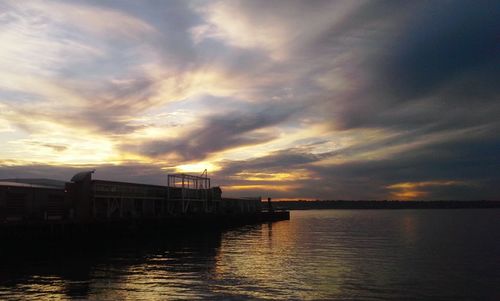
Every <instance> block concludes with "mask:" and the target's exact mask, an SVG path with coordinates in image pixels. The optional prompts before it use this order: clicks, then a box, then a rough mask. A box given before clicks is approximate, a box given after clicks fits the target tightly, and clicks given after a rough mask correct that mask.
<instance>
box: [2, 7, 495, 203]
mask: <svg viewBox="0 0 500 301" xmlns="http://www.w3.org/2000/svg"><path fill="white" fill-rule="evenodd" d="M497 7H498V4H492V3H487V2H484V3H474V4H472V3H470V2H467V1H452V2H443V3H430V2H379V1H376V2H373V1H370V2H368V1H366V2H365V1H356V2H338V1H313V2H311V1H284V2H281V1H278V2H269V1H232V2H223V1H168V2H162V3H154V4H152V3H140V4H139V3H136V2H133V1H120V2H112V1H110V2H101V1H71V2H60V1H47V2H26V3H23V4H22V5H20V4H19V3H17V2H13V1H8V2H3V3H1V4H0V10H1V11H2V13H0V24H1V25H2V26H1V27H0V41H1V42H2V48H1V49H0V110H1V111H0V139H1V140H2V147H1V149H0V159H1V160H2V162H4V165H3V166H4V167H2V169H3V170H4V171H5V173H6V174H7V173H13V174H20V173H22V172H26V173H28V174H29V173H31V172H30V170H29V169H30V168H33V170H36V172H37V173H39V174H40V175H41V174H44V173H46V174H47V175H57V173H55V172H54V170H59V168H60V170H62V171H63V172H66V173H70V171H71V172H73V171H74V169H73V168H77V167H79V166H82V165H84V166H87V165H88V164H92V165H93V166H95V167H97V169H98V170H99V169H103V170H104V171H105V172H104V171H103V175H104V176H106V177H108V176H109V177H110V178H114V177H117V179H118V178H121V174H120V172H124V171H126V173H128V174H130V177H128V176H127V180H131V181H132V180H134V179H136V180H137V179H139V180H140V181H145V182H155V181H157V179H156V177H157V176H158V177H160V176H161V174H162V171H163V172H166V171H175V170H176V169H179V168H180V167H181V166H184V167H186V166H190V167H193V168H195V167H196V168H198V167H200V168H202V167H203V166H212V167H214V168H215V169H217V168H218V169H219V170H214V173H213V175H214V176H215V177H217V178H218V179H219V180H220V181H221V183H223V184H224V185H226V186H227V190H228V191H230V192H231V193H232V194H235V195H237V194H238V193H239V192H242V193H245V194H256V195H259V194H263V193H268V194H272V196H278V197H287V198H295V197H307V198H379V199H380V198H393V197H397V193H398V191H399V192H400V193H403V194H404V193H405V192H408V193H407V194H406V196H407V197H408V198H410V197H411V196H410V195H411V193H414V194H413V197H414V198H418V197H425V198H429V199H435V198H463V199H465V198H473V199H476V198H498V193H496V192H495V189H494V188H495V184H494V183H495V181H497V180H498V178H499V177H500V175H499V174H498V168H496V167H498V162H497V161H498V160H497V157H496V156H495V155H494V154H493V152H494V151H497V150H498V137H497V136H498V135H497V134H496V133H497V132H498V131H499V130H500V123H499V122H498V121H497V119H498V118H497V116H499V114H500V105H499V104H498V96H499V94H500V93H499V92H500V91H499V88H498V84H497V78H498V77H499V75H500V74H499V69H498V67H497V66H498V65H499V64H500V61H499V58H498V55H496V53H497V52H498V41H497V40H498V38H497V35H496V32H495V30H496V29H497V28H498V25H499V21H498V18H495V15H494V13H493V12H494V11H497V10H498V9H496V8H497ZM110 163H113V164H115V165H116V166H111V165H109V164H110ZM147 164H151V167H148V165H147ZM14 165H15V166H17V167H16V168H14V167H12V166H14ZM6 166H10V167H9V168H7V167H6ZM66 168H67V169H66ZM161 168H163V170H162V169H161ZM134 177H137V178H134ZM402 183H409V184H408V185H413V186H411V187H412V189H413V190H411V189H410V190H408V191H400V190H401V189H399V190H398V189H396V188H398V187H399V188H401V185H403V184H402ZM422 183H441V184H443V183H455V184H456V185H455V184H454V185H437V184H436V185H430V184H429V185H426V184H425V185H423V184H422ZM398 185H400V186H398ZM402 190H404V189H402ZM395 193H396V194H395ZM403 194H400V195H399V196H403Z"/></svg>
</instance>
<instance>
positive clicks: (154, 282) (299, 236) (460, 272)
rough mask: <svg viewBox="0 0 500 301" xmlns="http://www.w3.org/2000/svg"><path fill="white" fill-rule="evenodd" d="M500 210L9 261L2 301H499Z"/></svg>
mask: <svg viewBox="0 0 500 301" xmlns="http://www.w3.org/2000/svg"><path fill="white" fill-rule="evenodd" d="M499 217H500V210H497V209H494V210H490V209H469V210H311V211H293V212H292V216H291V220H290V221H282V222H277V223H272V224H271V223H270V224H263V225H254V226H247V227H242V228H238V229H231V230H226V231H202V232H196V233H183V234H179V235H172V236H165V237H162V238H157V239H144V240H140V241H137V240H129V241H120V242H118V241H114V240H110V242H109V243H106V244H102V243H99V244H96V245H90V246H80V247H73V246H72V247H62V246H52V247H51V248H44V249H43V250H42V249H40V248H39V247H37V246H36V245H33V246H30V247H27V248H25V249H23V250H22V251H20V250H19V251H16V252H14V253H13V252H4V253H3V254H2V258H1V260H0V299H20V300H22V299H25V300H32V299H35V298H38V299H51V300H66V299H91V300H166V299H169V300H171V299H189V300H195V299H226V300H245V299H273V300H275V299H283V300H293V299H301V300H302V299H310V300H318V299H323V300H334V299H339V300H349V299H352V300H424V299H425V300H500V231H499V230H500V218H499Z"/></svg>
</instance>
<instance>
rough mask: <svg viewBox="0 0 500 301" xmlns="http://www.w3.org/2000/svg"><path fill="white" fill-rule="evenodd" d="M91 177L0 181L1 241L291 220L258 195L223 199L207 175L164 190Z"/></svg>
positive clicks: (170, 182) (177, 179)
mask: <svg viewBox="0 0 500 301" xmlns="http://www.w3.org/2000/svg"><path fill="white" fill-rule="evenodd" d="M93 173H94V171H85V172H81V173H78V174H76V175H74V176H73V177H72V178H71V180H70V181H69V182H58V181H55V180H46V179H45V180H44V179H15V180H12V179H7V180H0V237H3V238H5V237H63V236H64V237H71V236H82V235H86V234H90V235H91V236H99V235H104V236H106V235H130V234H136V233H141V232H144V231H156V232H158V231H179V230H182V229H193V228H199V227H235V226H241V225H245V224H253V223H263V222H273V221H280V220H288V219H290V213H289V212H288V211H275V210H273V209H272V207H270V206H269V205H268V206H269V207H268V206H263V205H262V204H263V203H262V200H261V198H260V197H255V198H224V197H222V189H221V188H220V187H211V185H210V184H211V182H210V178H208V176H207V174H206V172H204V173H203V174H202V175H201V176H195V175H188V174H172V175H168V176H167V185H166V186H162V185H149V184H139V183H128V182H117V181H109V180H97V179H93V178H92V174H93ZM263 207H265V208H263Z"/></svg>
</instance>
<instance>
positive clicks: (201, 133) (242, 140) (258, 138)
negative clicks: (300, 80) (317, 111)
mask: <svg viewBox="0 0 500 301" xmlns="http://www.w3.org/2000/svg"><path fill="white" fill-rule="evenodd" d="M296 110H297V108H293V107H288V108H287V107H283V106H277V105H274V106H272V105H271V106H269V107H267V108H259V109H258V110H257V111H254V112H245V113H241V112H231V111H229V112H225V113H224V114H220V113H219V114H215V115H212V116H209V117H207V120H206V121H204V122H202V123H201V124H200V125H199V126H198V127H196V128H195V129H193V130H191V131H188V132H187V133H183V134H182V135H181V136H179V137H177V138H175V139H170V140H167V141H158V140H156V141H155V140H153V141H147V142H145V143H143V144H142V145H139V146H137V147H134V146H130V145H125V146H124V147H125V148H131V147H132V148H137V151H138V152H139V153H141V154H143V155H147V156H151V157H159V156H162V155H165V154H169V153H175V154H176V155H177V156H178V157H179V159H180V160H187V161H190V160H202V159H205V158H206V157H207V156H208V155H210V154H212V153H215V152H218V151H222V150H226V149H230V148H236V147H239V146H243V145H257V144H260V143H263V142H267V141H270V140H272V139H274V138H276V136H275V134H273V133H272V132H271V131H269V130H267V128H269V127H272V126H276V125H278V124H280V123H282V122H284V121H285V120H287V118H290V116H291V115H293V114H294V113H295V112H296Z"/></svg>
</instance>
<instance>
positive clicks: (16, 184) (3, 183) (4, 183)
mask: <svg viewBox="0 0 500 301" xmlns="http://www.w3.org/2000/svg"><path fill="white" fill-rule="evenodd" d="M0 186H4V187H5V186H7V187H25V188H43V189H61V187H56V186H46V185H38V184H30V183H20V182H12V181H3V180H0Z"/></svg>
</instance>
